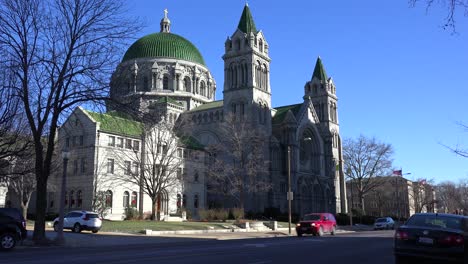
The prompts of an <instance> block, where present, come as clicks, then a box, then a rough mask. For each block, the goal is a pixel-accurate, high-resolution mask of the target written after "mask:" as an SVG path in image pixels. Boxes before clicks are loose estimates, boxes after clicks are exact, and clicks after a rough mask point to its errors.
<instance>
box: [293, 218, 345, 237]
mask: <svg viewBox="0 0 468 264" xmlns="http://www.w3.org/2000/svg"><path fill="white" fill-rule="evenodd" d="M296 233H297V236H299V237H300V236H302V234H312V235H314V236H317V235H318V236H323V234H324V233H330V234H332V235H335V233H336V220H335V217H334V216H333V215H332V214H330V213H313V214H306V215H304V218H303V219H302V221H300V222H299V223H298V224H297V225H296Z"/></svg>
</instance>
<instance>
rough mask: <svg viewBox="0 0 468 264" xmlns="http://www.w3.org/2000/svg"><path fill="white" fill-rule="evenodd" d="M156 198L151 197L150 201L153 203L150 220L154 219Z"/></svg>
mask: <svg viewBox="0 0 468 264" xmlns="http://www.w3.org/2000/svg"><path fill="white" fill-rule="evenodd" d="M157 201H158V199H157V198H156V199H155V198H153V199H151V202H152V203H153V206H151V220H153V221H155V220H156V204H157Z"/></svg>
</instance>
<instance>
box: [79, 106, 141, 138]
mask: <svg viewBox="0 0 468 264" xmlns="http://www.w3.org/2000/svg"><path fill="white" fill-rule="evenodd" d="M85 112H86V113H87V114H89V115H90V116H91V118H93V119H94V121H96V122H99V123H100V130H101V131H104V132H109V133H115V134H121V135H127V136H136V137H139V136H140V135H141V134H142V132H143V127H142V126H141V123H139V122H136V121H133V120H131V119H127V118H122V117H119V116H116V115H115V114H114V113H111V114H103V113H95V112H91V111H87V110H85Z"/></svg>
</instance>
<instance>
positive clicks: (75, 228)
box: [73, 223, 81, 233]
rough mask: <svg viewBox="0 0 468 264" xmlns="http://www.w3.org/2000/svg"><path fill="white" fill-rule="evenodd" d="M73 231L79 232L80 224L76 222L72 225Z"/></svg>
mask: <svg viewBox="0 0 468 264" xmlns="http://www.w3.org/2000/svg"><path fill="white" fill-rule="evenodd" d="M73 232H75V233H80V232H81V225H80V224H78V223H76V224H75V225H74V226H73Z"/></svg>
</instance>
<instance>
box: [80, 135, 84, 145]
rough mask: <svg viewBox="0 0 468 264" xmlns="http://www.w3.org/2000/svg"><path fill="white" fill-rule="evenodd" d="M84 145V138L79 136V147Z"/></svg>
mask: <svg viewBox="0 0 468 264" xmlns="http://www.w3.org/2000/svg"><path fill="white" fill-rule="evenodd" d="M83 145H84V136H83V135H81V136H80V146H83Z"/></svg>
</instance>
